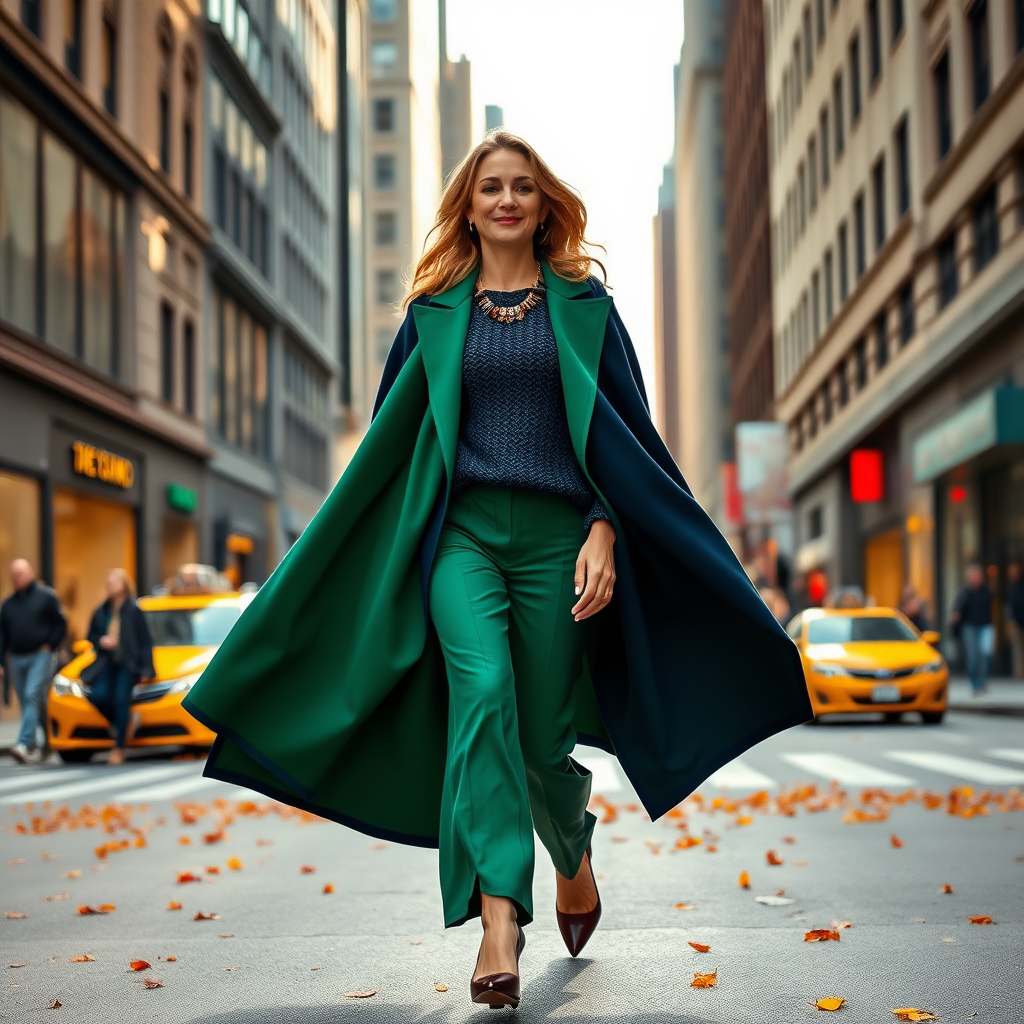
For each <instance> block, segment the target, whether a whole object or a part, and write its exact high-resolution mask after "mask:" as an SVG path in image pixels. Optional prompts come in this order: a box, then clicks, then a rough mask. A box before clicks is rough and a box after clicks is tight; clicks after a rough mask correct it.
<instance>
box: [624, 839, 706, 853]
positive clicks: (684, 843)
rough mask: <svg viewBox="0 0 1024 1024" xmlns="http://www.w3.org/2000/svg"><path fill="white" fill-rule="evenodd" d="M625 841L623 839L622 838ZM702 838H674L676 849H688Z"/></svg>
mask: <svg viewBox="0 0 1024 1024" xmlns="http://www.w3.org/2000/svg"><path fill="white" fill-rule="evenodd" d="M623 842H625V840H623ZM703 842H704V840H703V839H701V837H700V836H683V838H682V839H677V840H676V849H677V850H688V849H689V848H690V847H691V846H700V844H701V843H703Z"/></svg>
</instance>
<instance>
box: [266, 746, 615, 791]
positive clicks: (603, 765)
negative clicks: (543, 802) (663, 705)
mask: <svg viewBox="0 0 1024 1024" xmlns="http://www.w3.org/2000/svg"><path fill="white" fill-rule="evenodd" d="M572 757H573V760H574V761H579V763H580V764H581V765H583V767H584V768H589V769H590V774H591V776H592V781H591V783H590V792H591V793H617V792H618V791H619V790H621V789H622V780H621V779H620V778H619V773H618V771H617V770H616V768H615V764H614V762H613V761H612V759H611V758H610V757H601V756H600V755H594V754H584V755H583V756H582V757H580V756H579V755H578V754H576V753H575V752H574V753H573V755H572ZM264 799H266V798H264Z"/></svg>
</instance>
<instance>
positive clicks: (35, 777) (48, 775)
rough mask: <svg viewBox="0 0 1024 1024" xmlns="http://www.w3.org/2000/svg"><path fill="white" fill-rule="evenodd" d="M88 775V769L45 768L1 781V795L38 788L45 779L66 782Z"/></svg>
mask: <svg viewBox="0 0 1024 1024" xmlns="http://www.w3.org/2000/svg"><path fill="white" fill-rule="evenodd" d="M88 774H89V769H88V768H74V769H72V770H70V771H64V770H63V769H61V768H56V769H54V768H44V769H43V770H42V771H37V772H25V773H23V774H22V773H19V774H18V775H15V776H12V777H11V778H9V779H0V793H7V792H9V791H10V790H12V789H27V788H30V787H32V786H38V785H39V783H40V782H42V781H43V780H44V779H60V781H61V782H66V781H67V780H68V779H80V778H81V777H82V776H83V775H88Z"/></svg>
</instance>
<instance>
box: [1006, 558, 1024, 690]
mask: <svg viewBox="0 0 1024 1024" xmlns="http://www.w3.org/2000/svg"><path fill="white" fill-rule="evenodd" d="M1006 583H1007V587H1006V628H1007V632H1008V633H1009V634H1010V651H1011V657H1012V661H1013V665H1012V672H1013V675H1014V678H1016V679H1024V573H1022V572H1021V568H1020V562H1011V563H1010V564H1009V565H1008V566H1007V567H1006Z"/></svg>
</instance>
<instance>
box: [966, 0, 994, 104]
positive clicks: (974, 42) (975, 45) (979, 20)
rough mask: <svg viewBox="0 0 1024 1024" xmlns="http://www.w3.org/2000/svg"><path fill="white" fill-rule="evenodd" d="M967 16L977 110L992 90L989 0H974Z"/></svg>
mask: <svg viewBox="0 0 1024 1024" xmlns="http://www.w3.org/2000/svg"><path fill="white" fill-rule="evenodd" d="M967 17H968V19H969V20H970V23H971V78H972V84H973V87H974V109H975V110H977V109H978V107H980V106H981V105H982V103H984V102H985V100H987V99H988V94H989V93H990V92H991V91H992V66H991V59H990V43H989V26H988V0H974V3H973V4H972V6H971V9H970V11H969V12H968V14H967Z"/></svg>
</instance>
